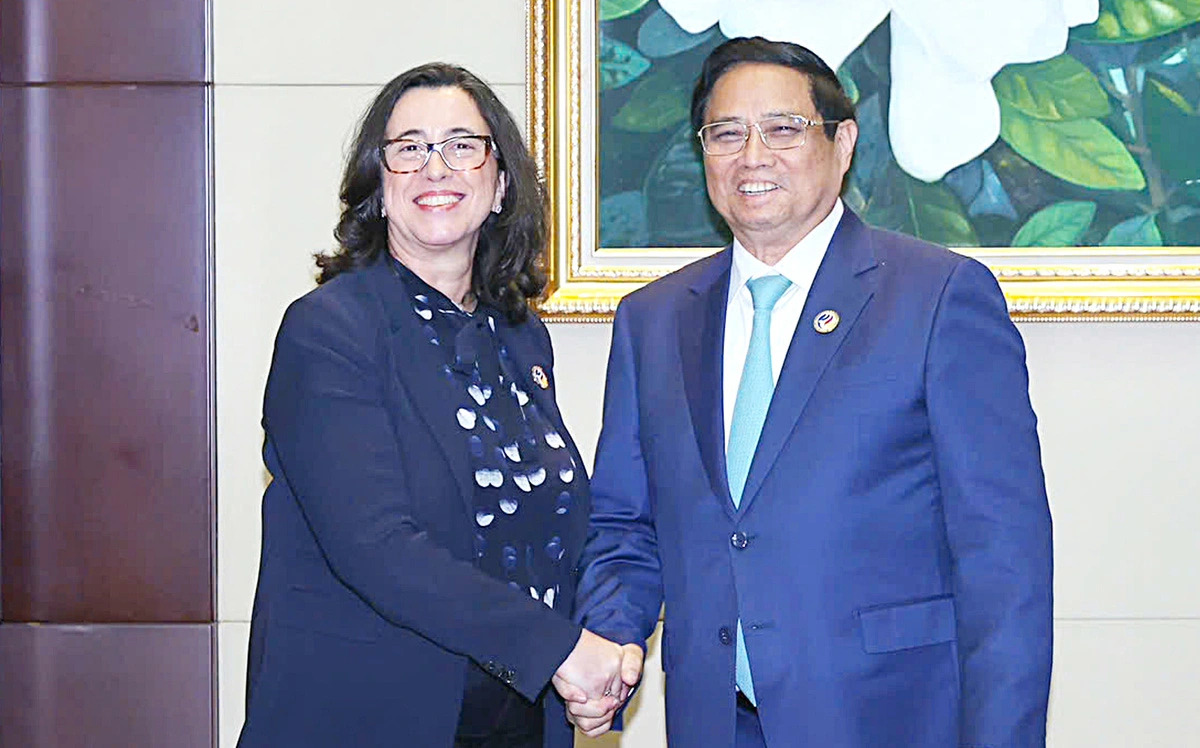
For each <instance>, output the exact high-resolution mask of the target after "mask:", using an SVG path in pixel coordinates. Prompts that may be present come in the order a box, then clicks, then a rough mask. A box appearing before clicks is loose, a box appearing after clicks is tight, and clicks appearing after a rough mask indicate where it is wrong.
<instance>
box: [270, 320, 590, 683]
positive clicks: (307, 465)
mask: <svg viewBox="0 0 1200 748" xmlns="http://www.w3.org/2000/svg"><path fill="white" fill-rule="evenodd" d="M365 316H366V315H361V314H355V313H353V312H350V311H348V310H347V309H345V308H340V307H337V306H336V305H334V304H324V305H319V304H315V303H307V300H301V301H300V302H297V303H296V304H293V305H292V307H291V308H290V309H289V310H288V313H287V314H286V315H285V318H284V321H283V324H282V326H281V327H280V332H279V335H278V338H277V340H276V346H275V358H274V360H273V361H272V365H271V374H270V377H269V380H268V383H267V392H266V399H265V403H264V409H263V412H264V415H263V421H264V427H265V428H266V431H267V434H268V438H269V439H270V440H271V441H272V442H273V443H274V445H275V448H276V451H277V453H278V456H279V461H280V464H281V466H282V470H283V475H282V476H276V478H282V479H283V480H286V481H287V484H288V486H289V487H290V488H291V490H292V493H293V494H294V495H295V496H296V498H297V500H298V502H299V504H300V507H301V510H302V511H303V514H304V517H305V519H306V521H307V522H308V525H309V527H310V528H311V530H312V532H313V534H314V535H315V537H316V539H317V542H318V543H319V544H320V547H321V550H322V552H323V553H324V555H325V558H326V559H327V561H328V563H329V565H330V567H331V568H332V570H333V573H334V574H335V575H337V577H338V578H339V579H340V580H341V581H342V582H343V583H344V584H345V585H346V586H347V587H349V588H350V589H352V590H353V591H354V592H355V593H356V594H358V595H359V596H360V597H361V598H362V599H363V600H365V601H366V602H367V603H368V604H370V605H371V606H372V607H373V608H374V609H375V610H376V611H377V612H378V613H379V614H380V615H382V616H383V617H384V618H386V619H388V620H389V621H391V622H392V623H393V624H395V625H398V626H403V627H405V628H408V629H411V630H412V631H415V632H417V633H418V634H420V635H422V636H424V637H425V638H427V639H429V640H431V641H433V642H435V643H436V644H438V645H439V646H441V647H442V648H444V649H446V650H449V651H451V652H455V653H458V654H461V655H465V656H467V657H470V658H471V659H473V660H475V661H476V662H479V663H489V662H491V663H496V667H497V669H498V670H499V673H498V674H499V675H500V677H501V678H504V679H505V680H511V683H510V685H511V686H512V687H513V688H515V689H516V690H517V691H519V692H520V693H521V694H523V695H524V696H525V697H527V698H529V699H531V700H532V699H534V698H536V696H537V694H538V693H539V692H540V691H541V690H542V688H543V687H544V686H545V685H546V683H547V682H549V680H550V678H551V676H552V675H553V674H554V672H555V670H556V669H557V668H558V666H559V665H560V664H561V663H562V661H563V660H564V659H566V657H567V655H568V654H570V652H571V650H572V648H573V647H574V645H575V642H576V640H577V639H578V637H579V633H580V628H579V626H577V625H576V624H574V623H572V622H570V621H569V620H567V619H565V618H564V617H563V616H562V615H560V614H558V613H555V612H554V611H552V610H550V609H549V608H547V607H546V606H545V605H543V604H541V603H540V602H537V601H535V600H533V599H531V598H530V597H529V596H528V595H522V594H518V593H516V592H514V590H512V589H510V588H509V587H507V586H506V585H505V584H503V583H502V582H500V581H498V580H494V579H492V578H491V577H489V576H488V575H486V574H484V573H483V572H481V571H479V570H478V569H477V568H476V567H475V566H474V565H473V564H471V563H468V562H466V561H462V560H459V559H457V558H455V557H454V556H453V555H452V554H451V553H450V552H449V550H447V549H446V548H445V547H442V546H441V545H439V543H438V542H437V541H436V540H435V539H434V538H433V537H432V536H431V534H430V533H429V532H427V531H426V529H425V528H423V527H422V526H421V523H420V522H419V521H418V520H417V519H416V518H415V516H414V511H413V502H412V497H410V496H409V493H408V489H407V483H406V480H405V475H404V472H403V471H404V465H405V462H404V460H403V459H402V456H401V452H400V445H399V444H398V442H397V438H396V434H395V431H394V430H393V428H392V425H391V420H390V418H389V416H388V413H387V410H386V408H385V405H384V402H383V398H382V393H383V391H384V387H383V384H384V380H383V377H386V376H392V373H391V372H389V371H387V370H386V365H385V364H384V363H382V362H381V361H379V360H377V359H378V357H379V353H378V350H379V347H378V346H377V345H376V342H377V341H376V340H375V337H374V336H375V331H376V330H377V329H379V328H380V327H382V326H381V325H378V324H372V322H370V321H369V320H367V319H364V318H363V317H365ZM446 480H448V481H449V480H451V478H450V476H449V475H447V477H446ZM506 672H507V674H508V676H509V677H507V678H505V674H506Z"/></svg>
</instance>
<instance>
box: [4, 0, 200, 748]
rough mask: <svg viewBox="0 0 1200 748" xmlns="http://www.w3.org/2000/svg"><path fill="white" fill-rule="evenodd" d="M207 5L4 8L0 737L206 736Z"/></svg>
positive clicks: (127, 740) (169, 2)
mask: <svg viewBox="0 0 1200 748" xmlns="http://www.w3.org/2000/svg"><path fill="white" fill-rule="evenodd" d="M208 12H209V10H208V7H207V3H206V2H205V0H3V2H2V3H0V298H2V300H0V368H2V379H0V748H9V746H12V747H13V748H16V747H18V746H20V747H21V748H26V747H32V746H39V747H40V746H88V747H89V748H92V747H97V746H129V745H164V746H165V745H170V746H206V747H207V746H212V745H214V744H215V741H216V729H215V721H216V717H215V715H216V703H215V689H216V686H215V682H216V678H215V658H216V656H215V641H216V636H215V622H214V610H215V603H214V569H215V538H214V533H215V499H214V495H213V493H214V485H215V482H214V480H213V471H214V454H215V447H214V444H213V435H214V429H213V422H214V416H213V392H214V387H213V365H212V350H213V345H212V340H211V325H210V320H211V316H212V314H211V313H212V309H211V306H212V293H211V286H212V280H211V279H212V269H211V265H212V254H213V253H212V246H211V245H212V219H211V208H210V206H211V190H212V182H213V179H212V158H211V148H210V143H211V137H210V134H211V120H212V118H211V81H210V76H209V72H208V71H209V65H208V46H209V45H208V39H207V28H208V23H207V20H208V19H207V15H208Z"/></svg>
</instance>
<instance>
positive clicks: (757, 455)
mask: <svg viewBox="0 0 1200 748" xmlns="http://www.w3.org/2000/svg"><path fill="white" fill-rule="evenodd" d="M876 264H877V263H876V261H875V256H874V252H873V250H872V248H871V243H870V236H869V234H868V232H867V229H866V227H865V226H863V224H862V222H861V221H860V220H859V219H858V217H857V216H856V215H854V213H852V212H851V211H850V210H849V209H848V208H847V209H846V212H845V214H844V215H843V216H842V220H841V221H840V222H839V223H838V228H837V230H836V231H835V232H834V235H833V239H832V240H831V241H830V243H829V249H828V250H827V251H826V253H825V259H824V260H822V261H821V267H820V268H819V269H818V270H817V275H816V277H815V278H814V279H813V285H812V288H811V289H810V290H809V293H808V299H807V300H806V301H805V302H804V311H803V312H802V313H801V315H800V321H799V323H798V324H797V325H796V332H795V334H794V335H793V336H792V342H791V345H790V346H789V347H788V352H787V358H785V359H784V362H783V370H782V371H781V372H780V374H779V381H778V383H777V384H776V385H775V394H774V395H773V396H772V398H771V407H770V408H769V409H768V411H767V420H766V422H765V423H764V424H763V430H762V435H761V436H760V437H759V441H758V448H757V449H756V450H755V452H754V460H753V461H752V462H751V463H750V474H749V476H748V477H747V478H746V488H745V490H744V491H743V493H742V501H741V505H740V510H741V511H742V512H745V511H746V508H747V507H748V506H749V505H750V504H751V503H752V502H753V501H754V498H755V496H756V495H757V494H758V491H759V489H760V488H761V487H762V484H763V481H764V480H765V479H766V477H767V474H768V473H770V471H771V468H772V466H774V464H775V461H776V459H777V458H778V457H779V451H780V450H781V449H782V448H783V444H784V442H785V441H786V440H787V438H788V436H789V435H790V434H791V433H792V431H793V429H795V427H796V422H797V421H799V420H800V414H801V413H802V412H803V411H804V408H805V406H806V405H807V404H808V400H809V398H810V397H812V393H813V390H814V389H816V386H817V382H818V380H820V378H821V375H822V374H823V373H824V372H825V369H826V368H827V367H828V366H829V362H830V361H831V360H832V359H833V355H834V354H835V353H836V352H837V350H838V349H839V348H840V347H841V345H842V342H843V341H844V340H845V339H846V337H847V336H848V335H850V334H851V333H852V332H853V329H854V324H855V322H856V321H857V320H858V316H859V314H861V312H862V310H863V308H864V307H865V306H866V305H867V302H868V301H869V300H870V299H871V296H872V295H873V294H874V292H875V282H876V273H874V272H871V271H872V270H873V268H875V267H876ZM827 309H831V310H833V311H835V312H837V314H838V315H839V316H840V318H841V321H840V324H838V326H837V327H836V328H834V330H833V331H832V332H829V333H826V334H821V333H819V332H817V331H816V330H815V329H814V328H813V317H815V316H816V315H817V314H819V313H820V312H822V311H825V310H827Z"/></svg>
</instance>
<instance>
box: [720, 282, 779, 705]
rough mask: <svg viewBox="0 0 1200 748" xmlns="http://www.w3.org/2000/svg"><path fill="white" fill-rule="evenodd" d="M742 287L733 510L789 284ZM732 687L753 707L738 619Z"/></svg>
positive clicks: (729, 467)
mask: <svg viewBox="0 0 1200 748" xmlns="http://www.w3.org/2000/svg"><path fill="white" fill-rule="evenodd" d="M746 285H747V286H749V287H750V296H751V298H752V299H754V324H753V326H752V327H751V328H750V345H749V347H748V348H747V349H746V364H745V366H743V367H742V379H741V381H740V382H739V383H738V391H737V399H736V400H735V401H734V403H733V419H732V422H731V423H730V425H729V447H728V448H727V449H726V450H725V471H726V474H727V476H728V478H729V494H730V496H731V497H732V498H733V505H734V507H738V506H740V505H741V503H742V491H744V490H745V488H746V477H747V476H748V475H749V474H750V462H751V461H752V460H753V459H754V450H755V449H757V448H758V437H759V435H761V434H762V427H763V422H764V421H766V420H767V408H769V407H770V405H771V395H773V394H774V393H775V375H774V373H773V372H772V370H771V310H772V309H774V308H775V303H776V302H777V301H779V297H780V296H783V293H784V292H785V291H787V289H788V286H790V285H792V283H791V281H789V280H788V279H787V278H784V277H783V276H782V275H764V276H762V277H759V278H753V279H751V280H749V281H747V282H746ZM737 685H738V688H739V689H741V691H742V693H743V694H745V695H746V698H747V699H749V700H750V703H751V704H757V703H758V701H757V699H755V697H754V680H753V679H752V678H751V676H750V658H749V656H748V655H747V654H746V637H745V635H744V634H743V633H742V620H741V619H740V618H739V619H738V622H737Z"/></svg>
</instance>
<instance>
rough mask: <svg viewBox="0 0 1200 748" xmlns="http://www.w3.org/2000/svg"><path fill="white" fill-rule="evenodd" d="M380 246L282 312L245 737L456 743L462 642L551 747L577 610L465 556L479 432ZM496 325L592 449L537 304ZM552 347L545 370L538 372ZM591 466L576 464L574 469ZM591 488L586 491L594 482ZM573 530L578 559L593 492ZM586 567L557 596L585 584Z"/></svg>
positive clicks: (266, 410)
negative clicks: (558, 675)
mask: <svg viewBox="0 0 1200 748" xmlns="http://www.w3.org/2000/svg"><path fill="white" fill-rule="evenodd" d="M409 303H410V301H409V299H408V297H407V295H406V294H405V293H404V290H403V286H402V285H401V284H400V282H399V281H398V280H397V279H396V278H395V277H394V276H393V273H392V270H391V268H390V267H389V265H388V263H387V262H386V258H383V259H381V261H379V262H376V263H374V264H372V265H370V266H368V267H366V268H363V269H361V270H356V271H352V272H347V273H343V274H342V275H339V276H338V277H336V278H334V279H333V280H331V281H330V282H328V283H326V284H324V285H322V286H320V287H318V288H316V289H315V290H313V291H312V292H310V293H308V294H307V295H305V296H303V297H302V298H300V299H299V300H297V301H296V302H294V303H293V304H292V305H291V306H290V307H289V308H288V310H287V313H286V314H285V315H284V318H283V323H282V324H281V326H280V329H279V334H278V336H277V338H276V342H275V356H274V359H273V361H272V364H271V373H270V376H269V378H268V381H267V390H266V398H265V402H264V406H263V428H264V429H265V431H266V442H265V445H264V448H263V453H264V460H265V462H266V464H267V467H268V468H269V470H270V471H271V475H272V476H274V481H273V482H272V483H271V485H270V486H269V487H268V488H267V491H266V494H265V496H264V497H263V508H262V512H263V544H262V561H261V567H260V569H259V577H258V590H257V593H256V595H255V600H254V613H253V619H252V621H251V626H250V654H249V667H248V675H247V704H246V723H245V725H244V727H243V729H242V734H241V738H240V740H239V741H238V745H239V746H243V747H244V748H251V747H252V746H270V747H271V748H278V746H289V748H298V747H301V746H314V747H316V746H321V747H325V746H356V747H361V748H369V747H370V746H407V745H411V746H422V747H424V746H430V747H436V746H450V745H451V744H452V743H453V736H454V731H455V727H456V726H457V722H458V715H459V707H460V701H461V697H462V690H463V682H464V675H465V672H466V669H467V667H468V666H469V665H468V663H469V661H472V660H473V661H474V662H476V663H479V664H480V665H483V666H484V667H485V668H487V669H488V670H489V671H491V672H494V673H495V674H496V675H497V676H498V677H500V678H501V679H503V680H506V681H508V682H509V683H510V685H511V686H512V687H513V688H514V689H516V690H517V691H519V692H520V693H521V694H522V695H523V696H525V697H526V698H528V699H535V698H537V696H538V694H539V693H541V692H542V691H543V690H547V691H548V695H547V698H546V727H547V729H546V741H545V744H546V746H570V745H571V741H572V737H573V736H572V731H571V729H570V728H569V725H567V723H566V720H565V718H564V713H563V707H562V703H561V701H559V699H558V697H557V694H555V693H554V691H553V688H547V684H548V683H549V681H550V678H551V676H552V675H553V674H554V671H555V670H556V669H557V668H558V666H559V664H561V662H562V661H563V660H564V659H565V658H566V657H567V655H568V654H569V653H570V652H571V649H572V647H573V646H574V644H575V642H576V640H577V639H578V636H579V633H580V628H579V626H578V625H576V624H574V623H572V622H570V620H569V619H568V615H569V614H570V613H571V611H570V610H566V609H564V610H558V611H553V610H551V609H549V608H548V607H546V606H545V605H544V604H542V603H540V602H537V601H536V600H533V599H532V598H531V597H530V596H528V595H523V594H520V593H518V592H516V591H515V590H513V589H511V588H509V587H508V586H507V585H506V584H505V583H503V582H500V581H498V580H495V579H493V578H491V577H490V576H488V575H486V574H485V573H483V572H482V571H480V570H479V569H477V568H476V567H475V566H474V565H473V563H472V557H473V545H472V538H473V514H474V509H473V504H472V498H473V493H474V490H475V489H474V482H473V480H472V471H471V466H470V460H469V455H468V453H467V445H466V441H465V439H463V437H462V434H461V432H459V431H456V430H455V425H454V423H453V421H452V420H451V419H447V418H445V415H444V413H443V412H442V411H441V410H439V409H438V405H439V404H440V403H439V400H438V399H439V398H441V397H444V392H445V386H446V385H445V382H443V381H440V380H439V379H438V378H437V376H438V375H437V374H436V367H433V366H418V365H412V364H411V363H410V359H411V358H412V357H413V356H420V355H422V347H423V346H424V345H426V343H425V341H424V339H423V338H422V337H421V335H420V329H419V327H418V324H417V320H416V317H415V315H414V314H413V313H412V310H411V308H409ZM497 333H498V334H499V336H500V338H501V340H502V342H503V343H504V344H505V345H506V346H507V347H508V350H509V354H510V356H511V357H512V359H513V360H514V361H515V362H516V363H517V364H518V365H519V368H520V370H521V371H522V372H523V373H524V374H525V376H526V378H527V379H529V381H527V382H526V383H525V386H524V389H525V390H526V391H527V392H529V393H530V394H531V396H532V397H534V398H536V399H537V403H538V406H539V407H540V408H541V410H542V412H543V413H545V414H546V415H547V417H548V418H550V419H551V421H552V422H553V423H554V424H555V426H556V427H557V429H558V431H559V433H560V434H562V435H563V436H564V439H565V440H566V442H567V447H568V448H569V449H570V450H571V453H572V455H573V456H574V457H575V460H576V463H577V464H578V465H580V466H582V465H583V461H582V459H581V458H580V457H579V452H578V450H577V449H576V447H575V444H574V443H573V442H572V441H571V439H570V437H569V436H568V435H567V431H566V428H565V427H564V425H563V423H562V418H561V416H560V414H559V412H558V408H557V405H556V404H555V398H554V389H553V376H552V374H551V372H552V368H551V365H552V363H553V357H552V352H551V347H550V336H549V334H548V333H547V331H546V328H545V326H544V325H543V324H542V323H541V321H540V320H538V319H537V318H536V317H535V316H533V315H530V317H529V318H528V320H527V321H526V322H524V323H522V324H520V325H517V326H509V325H507V324H501V322H500V321H499V320H497ZM535 366H540V367H541V368H542V369H543V370H544V371H545V372H546V373H547V375H549V376H550V381H551V387H550V388H549V389H542V388H541V387H539V386H538V385H537V384H536V383H534V382H533V381H532V379H531V378H530V372H531V371H532V369H533V368H534V367H535ZM580 472H581V473H582V472H583V471H582V470H580ZM584 494H585V497H586V492H584ZM579 503H580V505H579V506H573V507H571V509H570V516H571V517H573V519H574V521H573V523H572V525H571V528H570V531H569V532H568V533H567V534H566V536H565V537H563V546H564V548H565V549H566V554H567V555H566V557H565V559H566V560H565V562H569V565H568V567H567V568H572V569H574V568H575V566H576V562H577V560H578V557H579V553H580V549H581V546H582V543H583V539H584V535H585V533H586V523H587V516H588V507H587V506H586V503H587V502H586V501H582V502H579ZM575 577H576V575H575V574H572V575H570V579H568V580H564V588H563V589H561V590H560V594H559V596H558V598H557V599H558V600H561V601H563V604H564V605H567V604H569V601H571V600H573V599H574V587H575V583H576V578H575Z"/></svg>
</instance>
